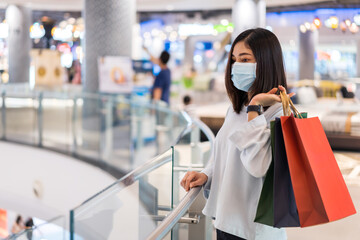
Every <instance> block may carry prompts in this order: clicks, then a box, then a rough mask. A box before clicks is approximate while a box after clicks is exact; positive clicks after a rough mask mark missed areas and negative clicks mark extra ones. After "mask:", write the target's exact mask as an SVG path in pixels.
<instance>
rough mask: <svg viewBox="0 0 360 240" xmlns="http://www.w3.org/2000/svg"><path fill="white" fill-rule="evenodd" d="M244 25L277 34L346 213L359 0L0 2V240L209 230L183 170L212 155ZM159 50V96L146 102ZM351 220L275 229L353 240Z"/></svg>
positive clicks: (211, 234) (357, 91)
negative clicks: (320, 133) (343, 189)
mask: <svg viewBox="0 0 360 240" xmlns="http://www.w3.org/2000/svg"><path fill="white" fill-rule="evenodd" d="M255 27H261V28H266V29H267V30H269V31H271V32H273V33H274V34H275V35H276V36H277V37H278V39H279V41H280V43H281V47H282V51H283V59H284V63H285V71H286V78H287V82H288V90H289V91H290V92H294V93H296V95H295V96H294V97H293V98H292V100H293V102H294V104H295V106H296V107H297V109H299V110H300V111H301V112H307V113H308V118H310V117H319V119H320V121H321V124H322V127H323V129H324V131H325V133H326V137H327V139H328V141H329V144H330V146H331V148H332V150H333V153H334V156H335V158H336V161H337V163H338V166H339V168H340V170H341V173H342V175H343V178H344V180H345V182H346V185H347V187H348V189H349V192H350V195H351V197H352V200H353V202H354V205H355V207H356V209H357V210H358V211H359V210H360V101H359V99H360V32H359V28H360V1H359V0H331V1H326V0H298V1H293V0H222V1H218V0H206V1H205V0H136V1H135V0H26V1H25V0H2V1H1V2H0V90H1V99H0V104H1V111H0V115H1V116H0V138H1V141H0V149H1V150H0V152H1V153H2V154H1V160H0V161H1V165H0V166H1V169H2V170H1V172H2V173H1V174H0V239H39V240H40V239H59V240H60V239H61V240H63V239H71V240H75V239H76V240H78V239H79V240H82V239H83V240H85V239H96V240H99V239H179V240H183V239H184V240H186V239H190V240H194V239H195V240H198V239H199V240H200V239H207V240H210V239H216V233H215V229H214V227H213V225H212V219H211V218H209V217H207V216H204V215H203V214H202V211H201V210H202V208H203V207H204V204H205V201H206V200H205V198H204V197H203V193H202V191H203V190H202V189H201V188H194V189H192V190H191V191H189V192H186V191H185V190H184V189H183V188H182V187H181V186H180V181H181V179H182V177H183V176H184V174H185V173H186V172H187V171H201V170H202V169H203V168H204V167H205V166H206V164H207V162H208V161H209V159H210V156H211V153H212V151H213V143H214V141H215V140H214V137H215V136H216V134H217V132H218V131H219V129H220V128H221V126H222V124H223V122H224V118H225V115H226V112H227V110H228V108H229V106H231V102H230V100H229V98H228V95H227V92H226V88H225V69H226V65H227V61H228V54H229V51H230V49H231V44H232V41H233V40H234V38H235V37H236V36H237V35H238V34H239V33H241V32H242V31H244V30H246V29H249V28H255ZM163 50H166V51H167V52H168V53H169V54H170V59H169V62H168V64H167V66H168V68H169V69H170V71H171V85H170V93H169V95H170V97H169V98H170V100H169V102H168V103H166V102H164V101H161V100H160V101H154V100H153V99H152V89H153V85H154V79H155V78H156V76H157V75H158V74H159V72H160V71H161V70H162V68H161V67H160V66H159V64H156V62H155V63H154V61H152V58H153V57H155V58H157V57H159V56H160V54H161V53H162V51H163ZM185 99H187V100H185ZM184 100H185V101H184ZM19 216H20V217H19ZM359 223H360V216H359V214H355V215H352V216H350V217H348V218H345V219H342V220H339V221H335V222H331V223H327V224H322V225H317V226H312V227H306V228H300V227H291V228H286V232H287V236H288V239H290V240H308V239H309V240H312V239H316V240H325V239H326V240H332V239H342V240H355V239H359V236H360V229H359ZM249 240H251V239H249Z"/></svg>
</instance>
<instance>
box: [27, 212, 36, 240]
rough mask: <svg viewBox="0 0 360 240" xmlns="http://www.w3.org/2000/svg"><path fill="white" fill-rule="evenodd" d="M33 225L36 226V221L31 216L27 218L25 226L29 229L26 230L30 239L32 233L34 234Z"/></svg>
mask: <svg viewBox="0 0 360 240" xmlns="http://www.w3.org/2000/svg"><path fill="white" fill-rule="evenodd" d="M33 227H34V221H33V219H32V218H31V217H30V218H28V219H27V220H26V222H25V228H26V229H27V232H26V237H27V238H28V240H31V239H32V235H33Z"/></svg>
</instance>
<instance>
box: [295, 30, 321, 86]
mask: <svg viewBox="0 0 360 240" xmlns="http://www.w3.org/2000/svg"><path fill="white" fill-rule="evenodd" d="M318 35H319V33H318V31H314V32H312V31H307V32H306V33H302V32H301V31H300V30H299V43H300V44H299V80H302V79H311V80H313V79H314V72H315V50H316V45H317V42H318Z"/></svg>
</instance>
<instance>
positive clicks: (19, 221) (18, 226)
mask: <svg viewBox="0 0 360 240" xmlns="http://www.w3.org/2000/svg"><path fill="white" fill-rule="evenodd" d="M24 229H25V225H24V221H23V218H22V216H21V215H17V217H16V220H15V222H14V224H13V225H12V228H11V233H13V234H16V233H19V232H21V231H22V230H24Z"/></svg>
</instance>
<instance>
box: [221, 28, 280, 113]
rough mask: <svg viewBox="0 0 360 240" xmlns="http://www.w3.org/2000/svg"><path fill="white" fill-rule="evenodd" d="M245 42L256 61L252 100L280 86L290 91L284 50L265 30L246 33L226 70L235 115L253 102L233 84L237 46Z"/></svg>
mask: <svg viewBox="0 0 360 240" xmlns="http://www.w3.org/2000/svg"><path fill="white" fill-rule="evenodd" d="M242 41H244V43H245V46H247V47H249V48H250V49H251V51H252V52H253V54H254V57H255V60H256V79H255V81H254V84H253V85H252V86H251V88H250V89H249V93H250V96H255V95H256V94H259V93H266V92H268V91H270V90H271V89H272V88H274V87H278V86H279V85H282V86H283V87H285V88H287V84H286V76H285V70H284V63H283V55H282V50H281V46H280V43H279V40H278V39H277V37H276V36H275V34H273V33H272V32H270V31H268V30H266V29H263V28H256V29H249V30H246V31H244V32H242V33H241V34H240V35H239V36H237V37H236V39H235V40H234V42H233V44H232V46H231V50H230V53H229V58H228V63H227V66H226V70H225V86H226V90H227V94H228V96H229V98H230V101H231V102H232V105H233V108H234V111H235V112H236V113H239V112H240V111H241V109H242V108H243V106H244V104H247V103H249V101H250V100H251V98H252V97H251V98H250V99H249V98H248V93H247V92H244V91H241V90H238V89H237V88H236V87H235V86H234V84H233V82H232V80H231V68H232V65H233V63H234V60H233V59H232V53H233V51H234V46H235V45H236V44H237V43H238V42H242Z"/></svg>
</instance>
